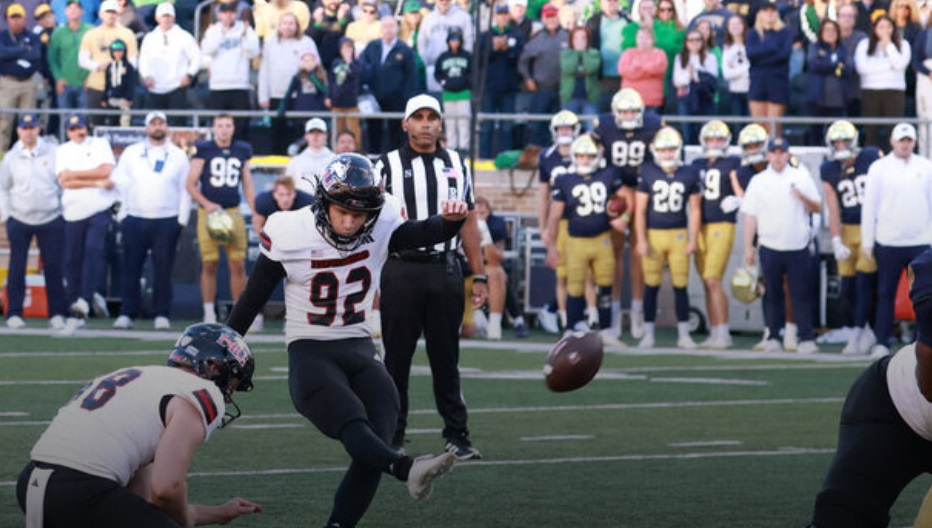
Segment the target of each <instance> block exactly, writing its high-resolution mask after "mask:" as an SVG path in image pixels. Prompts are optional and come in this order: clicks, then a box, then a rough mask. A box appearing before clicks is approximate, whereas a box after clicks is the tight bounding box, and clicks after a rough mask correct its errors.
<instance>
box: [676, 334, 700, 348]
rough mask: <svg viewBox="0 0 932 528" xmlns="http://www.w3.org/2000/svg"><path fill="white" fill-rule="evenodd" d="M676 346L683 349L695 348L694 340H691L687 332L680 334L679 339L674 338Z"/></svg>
mask: <svg viewBox="0 0 932 528" xmlns="http://www.w3.org/2000/svg"><path fill="white" fill-rule="evenodd" d="M676 347H677V348H682V349H684V350H692V349H694V348H696V342H695V341H693V338H692V337H690V336H689V334H686V335H682V336H680V337H679V339H677V340H676Z"/></svg>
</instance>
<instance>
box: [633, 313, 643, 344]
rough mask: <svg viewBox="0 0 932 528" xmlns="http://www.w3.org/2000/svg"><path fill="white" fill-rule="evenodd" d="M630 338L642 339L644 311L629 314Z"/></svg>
mask: <svg viewBox="0 0 932 528" xmlns="http://www.w3.org/2000/svg"><path fill="white" fill-rule="evenodd" d="M631 337H633V338H635V339H641V338H642V337H644V311H643V310H638V311H632V312H631Z"/></svg>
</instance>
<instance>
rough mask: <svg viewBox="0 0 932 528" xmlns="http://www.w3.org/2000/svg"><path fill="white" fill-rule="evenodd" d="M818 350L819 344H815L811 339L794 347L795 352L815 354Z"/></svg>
mask: <svg viewBox="0 0 932 528" xmlns="http://www.w3.org/2000/svg"><path fill="white" fill-rule="evenodd" d="M818 352H820V350H819V345H817V344H816V342H815V341H812V340H809V341H803V342H802V343H800V344H799V346H798V347H797V348H796V353H797V354H816V353H818Z"/></svg>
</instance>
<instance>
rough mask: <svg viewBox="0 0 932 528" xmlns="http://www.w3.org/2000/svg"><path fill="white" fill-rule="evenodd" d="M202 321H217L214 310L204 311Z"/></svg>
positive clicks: (209, 322)
mask: <svg viewBox="0 0 932 528" xmlns="http://www.w3.org/2000/svg"><path fill="white" fill-rule="evenodd" d="M204 322H205V323H207V324H214V323H216V322H217V314H215V313H214V312H204Z"/></svg>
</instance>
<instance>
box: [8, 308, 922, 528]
mask: <svg viewBox="0 0 932 528" xmlns="http://www.w3.org/2000/svg"><path fill="white" fill-rule="evenodd" d="M31 326H32V327H34V328H36V330H34V331H32V332H31V333H30V334H28V335H27V334H24V333H23V332H10V331H7V330H5V329H4V330H0V445H2V453H3V455H4V456H3V457H0V527H14V526H22V525H23V516H22V514H21V513H20V511H19V508H18V507H17V505H16V500H15V491H14V490H15V488H14V482H15V480H16V477H17V475H18V474H19V471H20V469H21V468H22V466H23V465H24V464H25V463H26V461H27V460H28V458H29V456H28V454H29V449H30V447H31V445H32V443H33V442H34V441H35V440H36V438H37V437H38V436H39V434H40V433H41V432H42V430H43V429H44V427H45V425H46V424H47V422H48V420H50V419H51V418H52V417H53V416H54V414H55V412H56V410H57V408H58V407H59V406H60V405H61V404H62V403H64V402H65V401H66V400H67V399H68V398H69V397H70V396H71V395H72V394H73V392H74V391H75V390H76V389H77V388H79V387H80V386H81V384H82V383H83V382H84V381H86V380H87V379H89V378H90V377H92V376H94V375H96V374H100V373H104V372H106V371H109V370H112V369H115V368H118V367H125V366H129V365H137V364H161V363H163V362H164V360H165V357H166V354H167V350H168V348H169V346H170V345H171V344H172V342H173V340H174V339H173V338H174V335H175V334H174V332H172V333H155V332H148V331H139V330H137V331H128V332H116V331H109V330H108V329H107V328H108V327H107V326H106V322H95V321H92V323H91V325H90V328H91V329H90V330H83V331H80V332H79V334H78V335H77V336H75V337H73V338H68V339H62V338H54V337H49V336H48V332H46V331H45V330H44V329H43V330H39V329H38V327H39V324H38V323H37V322H35V321H32V322H31ZM277 326H278V325H276V323H275V322H267V330H266V332H265V333H263V334H261V336H262V337H261V338H259V339H258V340H257V341H256V342H253V350H254V352H255V354H256V360H257V369H256V379H255V386H256V389H255V391H253V392H252V393H249V394H241V395H239V396H238V398H237V401H238V403H239V404H240V406H241V407H242V409H243V417H242V418H241V419H240V420H238V421H237V422H235V423H234V424H233V425H232V426H230V427H229V428H227V429H225V430H222V431H219V432H217V433H215V434H214V435H213V436H212V437H211V440H210V442H209V443H208V444H207V445H206V446H204V447H203V448H202V449H201V450H200V451H199V452H198V454H197V455H196V457H195V460H194V465H193V467H192V471H193V474H192V476H191V478H190V479H189V483H190V493H191V496H192V499H193V500H194V501H196V502H204V503H219V502H223V501H225V500H226V499H227V498H229V497H230V496H232V495H234V494H236V495H241V496H243V497H246V498H249V499H252V500H255V501H257V502H260V503H262V504H263V506H264V507H265V513H263V514H261V515H258V516H252V517H247V518H243V519H240V520H238V521H235V522H234V523H233V524H232V526H241V527H299V526H300V527H312V528H313V527H319V526H323V524H324V522H325V521H326V519H327V515H328V512H329V507H330V501H331V497H332V494H333V490H334V489H335V487H336V486H337V484H338V482H339V479H340V477H341V475H342V471H343V469H344V468H345V466H346V464H347V460H348V458H347V456H346V455H345V454H344V453H343V452H342V449H341V447H340V446H339V444H337V443H336V442H334V441H332V440H329V439H327V438H324V437H323V436H322V435H321V434H320V433H318V432H317V431H316V429H314V428H313V426H311V425H310V424H309V423H308V422H306V421H305V420H304V419H303V418H301V417H300V416H298V415H297V414H296V413H295V411H294V409H293V407H292V405H291V401H290V399H289V396H288V392H287V372H286V367H287V356H286V354H285V353H284V351H283V348H284V347H283V340H282V339H281V338H280V337H277V336H276V327H277ZM95 328H96V329H97V330H96V331H95V330H93V329H95ZM175 328H177V329H178V331H180V329H181V323H180V322H178V321H176V322H175ZM505 333H506V339H507V338H508V337H509V336H510V333H509V332H508V331H507V330H506V332H505ZM89 334H92V335H89ZM756 337H757V336H746V337H743V338H739V339H737V345H738V346H741V347H750V345H751V344H752V343H753V342H754V341H755V340H756ZM554 341H555V339H554V338H553V337H552V336H547V335H544V334H541V333H534V334H532V338H531V339H530V340H526V341H520V342H518V341H507V340H506V341H502V342H500V343H487V342H476V341H466V342H464V345H463V351H462V360H461V367H462V371H463V390H464V393H465V395H466V398H467V401H468V404H469V408H470V422H471V424H470V425H471V429H472V438H473V441H474V443H475V444H476V446H477V447H478V448H480V449H481V450H482V452H483V454H484V455H485V456H484V458H483V459H482V460H481V461H470V462H464V463H461V464H459V465H457V467H456V469H455V471H454V472H453V474H452V475H450V476H448V477H446V478H445V479H443V480H441V481H440V482H439V483H438V484H437V486H436V488H435V490H434V495H433V497H432V498H431V499H430V500H428V501H425V502H422V503H414V502H412V501H411V500H410V499H409V498H408V496H407V492H406V490H405V488H404V486H403V485H401V484H400V483H399V482H396V481H395V480H394V479H392V478H391V477H387V476H386V478H385V479H384V480H383V484H382V487H381V489H380V491H379V493H378V495H377V496H376V498H375V501H374V503H373V505H372V507H371V509H370V510H369V512H368V514H367V515H366V517H365V518H364V519H363V522H362V523H361V524H360V526H361V527H382V528H395V527H397V528H401V527H411V526H420V527H445V528H467V527H469V528H477V527H481V528H492V527H527V528H540V527H544V528H551V527H552V528H557V527H568V526H573V527H578V526H587V527H606V528H607V527H613V528H615V527H732V526H734V527H742V528H750V527H800V528H801V527H803V526H805V525H806V523H807V522H808V520H809V515H810V512H811V509H812V504H813V500H814V497H815V494H816V492H817V491H818V489H819V486H820V484H821V480H822V477H823V475H824V472H825V470H826V468H827V466H828V464H829V462H830V460H831V456H832V452H833V449H834V446H835V442H836V431H837V419H838V413H839V410H840V408H841V404H842V399H843V398H844V395H845V393H846V392H847V389H848V386H849V385H850V383H851V382H852V380H853V379H854V378H855V377H856V376H857V375H858V374H859V373H860V372H861V370H862V369H863V367H864V366H865V365H866V364H867V361H865V360H860V361H858V360H853V361H852V360H850V359H849V358H843V357H842V356H840V355H839V354H838V349H839V348H840V346H834V347H824V349H825V350H827V352H826V353H823V354H819V355H817V356H808V357H801V356H797V355H793V354H780V355H772V356H763V355H761V354H759V353H753V352H750V351H747V350H743V351H742V350H739V349H736V350H732V351H729V352H727V353H722V354H709V353H700V352H697V353H693V354H682V353H678V352H676V351H673V350H670V349H659V350H657V351H656V352H653V353H651V354H644V353H639V352H636V351H633V350H631V351H617V352H614V353H610V354H608V355H607V356H606V358H605V362H604V364H603V366H602V370H601V372H600V374H599V377H598V378H596V380H595V381H593V382H592V383H591V384H589V385H588V386H586V387H585V388H583V389H582V390H579V391H576V392H572V393H565V394H554V393H550V392H548V391H547V390H546V388H545V386H544V383H543V381H542V375H541V366H542V364H543V360H544V357H545V355H546V352H547V350H548V348H549V346H550V344H551V343H552V342H554ZM658 341H659V345H660V346H670V345H672V343H673V336H672V334H670V335H661V336H660V339H658ZM415 363H416V366H415V370H414V373H413V377H412V391H411V407H412V410H413V412H412V416H411V431H410V432H411V435H410V441H409V444H408V446H407V448H408V452H409V453H411V454H414V455H418V454H423V453H428V452H437V451H438V450H439V449H440V448H441V447H442V441H441V439H440V436H439V435H440V429H441V427H442V425H441V422H440V419H439V417H438V416H437V414H436V412H435V411H434V406H433V399H432V396H431V394H430V378H429V374H428V370H427V362H426V356H425V355H424V353H423V351H420V352H419V353H418V354H417V355H416V357H415ZM930 484H932V479H929V478H928V477H925V478H922V479H920V480H917V481H916V482H914V483H913V484H912V485H911V486H910V487H909V488H907V490H906V492H905V493H904V494H903V496H902V497H901V498H900V500H899V502H898V503H897V505H896V508H895V509H894V512H893V523H892V525H893V526H908V525H910V524H911V522H912V519H913V516H914V515H915V513H916V511H917V509H918V507H919V504H920V502H921V500H922V497H923V495H924V494H925V492H926V490H927V489H928V487H929V485H930ZM127 526H132V523H129V524H127Z"/></svg>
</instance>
